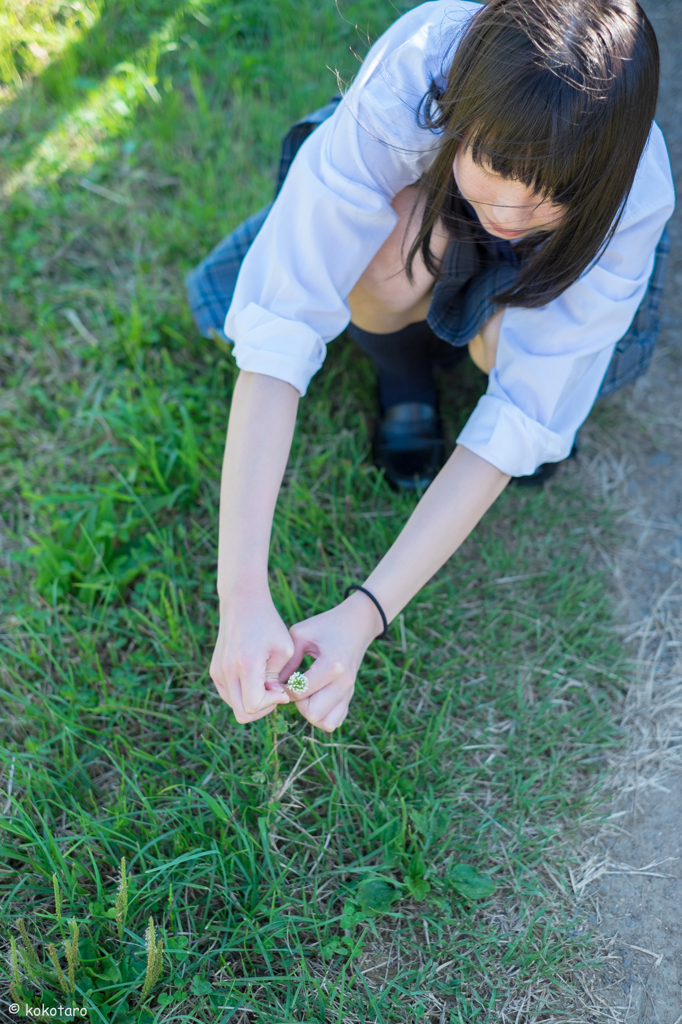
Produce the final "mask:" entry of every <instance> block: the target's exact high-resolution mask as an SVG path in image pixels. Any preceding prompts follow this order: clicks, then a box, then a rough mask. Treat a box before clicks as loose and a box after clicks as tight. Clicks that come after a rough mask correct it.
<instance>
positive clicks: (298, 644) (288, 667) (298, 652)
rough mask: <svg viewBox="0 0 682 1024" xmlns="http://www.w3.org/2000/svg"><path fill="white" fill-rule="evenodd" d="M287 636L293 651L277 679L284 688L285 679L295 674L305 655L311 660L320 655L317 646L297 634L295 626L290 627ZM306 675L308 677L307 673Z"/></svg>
mask: <svg viewBox="0 0 682 1024" xmlns="http://www.w3.org/2000/svg"><path fill="white" fill-rule="evenodd" d="M289 634H290V636H291V639H292V642H293V645H294V649H293V652H292V654H291V657H290V658H289V660H288V661H287V663H286V664H285V665H284V666H283V667H282V669H281V671H280V673H279V677H278V678H279V681H280V683H282V684H283V685H284V686H286V682H287V679H288V678H289V676H290V675H291V673H292V672H296V670H297V669H298V667H299V665H300V664H301V662H302V661H303V658H304V657H305V655H306V654H310V655H312V657H313V658H316V657H317V656H318V655H319V653H320V651H319V648H318V646H317V644H315V643H314V642H313V641H312V640H311V639H310V638H309V637H306V636H304V635H303V633H301V632H299V631H298V629H297V626H292V627H291V629H290V630H289ZM306 675H308V673H307V672H306Z"/></svg>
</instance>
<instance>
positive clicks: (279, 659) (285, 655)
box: [265, 640, 294, 693]
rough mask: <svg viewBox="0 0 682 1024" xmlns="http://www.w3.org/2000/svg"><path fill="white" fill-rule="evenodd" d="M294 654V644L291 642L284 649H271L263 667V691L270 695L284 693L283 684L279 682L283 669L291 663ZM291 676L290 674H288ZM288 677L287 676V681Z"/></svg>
mask: <svg viewBox="0 0 682 1024" xmlns="http://www.w3.org/2000/svg"><path fill="white" fill-rule="evenodd" d="M293 653H294V642H293V640H291V641H290V642H289V644H287V646H286V648H285V647H275V648H273V649H271V651H270V655H269V657H268V660H267V662H266V665H265V689H266V690H267V691H269V692H271V693H273V692H278V693H284V683H283V682H282V681H281V680H280V676H281V675H282V670H283V668H284V667H285V666H286V665H287V664H288V663H289V662H290V661H291V659H292V657H293ZM289 675H291V673H289ZM288 678H289V676H287V679H288Z"/></svg>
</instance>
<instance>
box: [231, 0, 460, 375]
mask: <svg viewBox="0 0 682 1024" xmlns="http://www.w3.org/2000/svg"><path fill="white" fill-rule="evenodd" d="M478 6H479V5H478V4H476V3H469V2H463V0H456V2H454V3H453V2H435V3H426V4H422V5H421V6H420V7H418V8H415V9H414V10H413V11H410V12H408V14H406V15H403V17H402V18H399V19H398V21H396V22H395V23H394V24H393V25H392V26H391V28H389V29H388V31H387V32H385V33H384V35H383V36H382V37H381V38H380V39H379V40H378V41H377V42H376V43H375V44H374V46H373V47H372V48H371V50H370V52H369V53H368V55H367V57H366V58H365V61H364V62H363V64H362V67H361V68H360V71H359V73H358V76H357V78H356V79H355V81H354V83H353V85H352V87H351V88H350V89H349V91H348V93H347V94H346V96H345V97H344V100H343V102H342V103H341V104H340V105H339V107H338V108H337V110H336V112H335V113H334V114H333V115H332V116H331V117H330V118H329V119H328V120H327V121H325V122H323V124H321V125H320V127H319V128H317V129H316V130H315V131H314V132H313V134H312V135H311V136H310V137H309V138H308V139H307V140H306V142H305V143H304V144H303V146H302V147H301V149H300V150H299V152H298V153H297V155H296V158H295V160H294V162H293V164H292V165H291V168H290V169H289V173H288V175H287V177H286V179H285V182H284V185H283V187H282V190H281V192H280V194H279V196H278V197H277V200H276V202H275V203H274V205H273V207H272V210H271V211H270V213H269V215H268V217H267V219H266V221H265V223H264V225H263V227H262V228H261V230H260V232H259V233H258V236H257V237H256V239H255V241H254V243H253V245H252V246H251V248H250V250H249V252H248V253H247V256H246V258H245V260H244V263H243V264H242V267H241V270H240V273H239V277H238V280H237V286H236V288H235V292H234V296H233V299H232V303H231V305H230V308H229V310H228V313H227V318H226V321H225V334H226V336H227V337H228V338H231V339H232V340H233V341H234V350H233V354H234V357H235V359H236V361H237V365H238V366H239V367H240V369H243V370H252V371H254V372H257V373H265V374H268V375H270V376H273V377H279V378H281V379H282V380H286V381H288V383H290V384H292V385H293V386H294V387H295V388H296V389H297V390H298V391H299V392H300V394H301V395H303V394H305V391H306V389H307V386H308V383H309V381H310V379H311V377H312V376H313V374H314V373H315V372H316V371H317V370H318V369H319V368H320V366H321V365H322V362H323V360H324V356H325V352H326V344H327V342H329V341H331V340H332V339H333V338H336V337H337V336H338V335H339V334H340V333H341V332H342V331H343V330H344V328H345V327H346V326H347V325H348V322H349V320H350V311H349V307H348V295H349V293H350V292H351V290H352V288H353V286H354V285H355V284H356V282H357V280H358V278H359V277H360V275H361V274H362V272H363V271H364V269H365V268H366V267H367V265H368V264H369V263H370V261H371V260H372V258H373V257H374V255H375V254H376V252H377V251H378V250H379V249H380V248H381V246H382V245H383V243H384V242H385V241H386V239H387V238H388V236H389V235H390V234H391V232H392V231H393V229H394V227H395V226H396V224H397V221H398V218H397V216H396V214H395V213H394V211H393V209H392V207H391V200H392V199H393V197H394V196H395V195H396V194H397V193H398V192H400V191H401V190H402V189H403V188H405V187H406V186H407V185H411V184H414V182H416V181H418V180H419V178H420V177H421V176H422V174H423V173H424V171H425V170H426V168H427V167H428V166H429V164H430V163H431V162H432V160H433V159H434V156H435V154H436V152H437V147H438V137H437V136H436V135H434V133H432V132H430V131H425V130H424V129H421V128H420V127H419V124H418V122H417V109H418V107H419V104H420V102H421V100H422V97H423V96H424V93H425V92H426V90H427V89H428V87H429V85H430V83H431V81H432V80H433V79H435V80H438V79H439V78H440V79H441V80H442V74H443V68H442V60H443V54H444V52H445V51H446V50H447V48H448V46H449V45H452V44H453V42H454V41H456V39H457V36H458V34H460V33H461V32H462V30H463V28H464V26H465V25H466V22H467V21H468V20H469V18H470V17H471V15H472V13H473V12H474V11H475V10H477V9H478Z"/></svg>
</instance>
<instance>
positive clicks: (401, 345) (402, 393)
mask: <svg viewBox="0 0 682 1024" xmlns="http://www.w3.org/2000/svg"><path fill="white" fill-rule="evenodd" d="M348 333H349V334H350V336H351V338H353V340H354V341H356V342H357V344H358V345H359V346H360V348H361V349H362V350H363V352H366V353H367V355H368V356H369V357H370V359H371V360H372V362H373V363H374V365H375V366H376V368H377V370H378V372H379V401H380V403H381V410H382V412H384V411H385V410H386V409H389V408H390V407H391V406H392V405H398V404H399V403H400V402H426V403H427V404H428V405H435V404H436V385H435V382H434V379H433V341H434V339H435V340H436V341H439V340H440V339H437V338H436V336H435V334H434V333H433V331H432V330H431V328H430V327H429V325H428V324H427V323H426V320H422V321H421V322H420V323H416V324H408V326H407V327H403V329H402V330H401V331H394V332H393V333H392V334H372V333H370V331H363V330H362V328H360V327H357V326H356V325H355V324H353V323H351V324H349V325H348ZM442 344H444V343H442Z"/></svg>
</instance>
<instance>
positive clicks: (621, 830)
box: [576, 0, 682, 1024]
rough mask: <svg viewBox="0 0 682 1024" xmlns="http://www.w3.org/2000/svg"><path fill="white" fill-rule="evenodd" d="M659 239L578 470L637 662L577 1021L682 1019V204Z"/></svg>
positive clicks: (665, 37)
mask: <svg viewBox="0 0 682 1024" xmlns="http://www.w3.org/2000/svg"><path fill="white" fill-rule="evenodd" d="M642 2H643V6H644V7H645V9H646V10H647V12H648V14H649V16H650V17H651V19H652V21H653V23H654V26H655V28H656V31H657V34H658V38H659V43H660V46H661V50H662V60H663V88H662V95H661V102H660V106H659V113H658V121H659V123H660V124H661V127H662V128H663V131H664V132H665V135H666V139H667V142H668V146H669V149H670V153H671V157H672V161H673V168H674V170H675V172H676V179H677V186H678V195H679V196H680V197H682V187H681V186H682V176H681V175H682V91H681V90H680V80H681V77H682V0H642ZM669 231H670V234H671V238H672V243H673V245H672V253H671V262H670V265H669V268H668V276H667V281H666V292H665V299H664V305H663V310H662V326H663V329H662V336H661V344H660V346H659V348H660V351H659V352H658V353H657V355H656V358H655V362H654V364H653V366H652V368H651V370H650V372H649V374H648V376H647V377H646V378H645V379H643V380H642V381H640V382H638V384H637V385H636V386H635V387H634V389H628V392H627V393H626V394H622V395H617V396H614V397H613V399H611V400H610V401H609V404H608V408H607V410H606V413H605V414H602V415H601V416H600V417H599V422H598V423H597V422H594V423H590V424H589V425H588V427H587V429H586V432H585V435H586V442H587V443H586V445H585V455H586V456H587V458H585V459H583V471H585V469H586V468H587V469H588V471H589V472H590V473H592V474H593V476H594V479H595V482H596V483H597V484H598V486H600V487H601V488H602V489H604V490H606V491H608V492H609V493H610V494H611V495H612V496H613V497H614V498H615V499H616V501H617V503H618V504H619V506H620V507H621V509H622V511H623V513H624V516H623V520H622V524H623V530H624V536H623V545H622V549H621V550H620V552H619V553H618V556H617V558H616V560H615V562H614V565H613V569H614V575H615V579H616V584H617V586H618V588H619V591H620V594H621V596H622V608H623V621H624V622H625V623H627V624H630V625H631V629H630V630H629V632H630V636H631V638H632V639H631V642H632V643H633V644H635V646H634V651H635V653H637V652H638V654H639V657H640V658H641V666H642V671H641V681H640V684H639V685H638V686H637V687H636V688H634V689H633V691H632V693H631V694H630V695H629V697H628V700H627V704H626V707H625V708H624V713H623V723H624V725H625V726H626V728H627V729H628V730H629V731H630V733H631V737H632V741H631V746H630V749H629V751H628V752H627V754H626V755H624V756H623V757H620V758H619V759H618V760H617V761H615V762H614V766H613V767H614V805H613V813H614V817H613V818H612V822H613V825H612V827H610V828H608V829H605V830H604V831H603V832H602V833H601V835H600V836H599V837H597V838H596V839H595V841H594V843H593V845H592V849H591V850H590V848H588V851H587V854H588V855H589V856H588V860H587V862H586V864H585V865H584V868H583V874H582V876H581V878H579V879H577V880H576V881H577V882H578V884H580V881H581V880H584V881H586V882H587V881H588V880H589V879H593V881H591V882H589V884H587V885H585V887H584V891H586V892H589V893H590V894H591V900H592V904H593V908H592V920H593V922H594V923H595V924H596V925H597V927H598V933H599V934H600V936H601V937H602V938H603V939H604V940H606V942H610V953H611V955H612V957H613V959H612V960H611V961H610V963H611V965H612V966H611V968H609V969H608V970H607V971H604V972H603V973H602V974H601V975H599V976H598V977H594V978H592V979H589V981H588V987H589V989H590V990H591V993H586V994H585V1004H584V1010H583V1013H584V1017H583V1018H579V1019H584V1020H585V1021H590V1022H600V1024H601V1022H602V1021H603V1022H606V1021H612V1022H614V1024H615V1022H626V1024H682V198H681V200H680V206H678V210H677V212H676V214H675V217H674V219H673V221H672V223H671V224H670V226H669ZM578 470H579V467H576V471H578ZM637 642H638V643H639V648H637V646H636V644H637ZM635 947H640V948H639V950H638V949H636V948H635ZM642 950H646V951H647V952H642Z"/></svg>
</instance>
